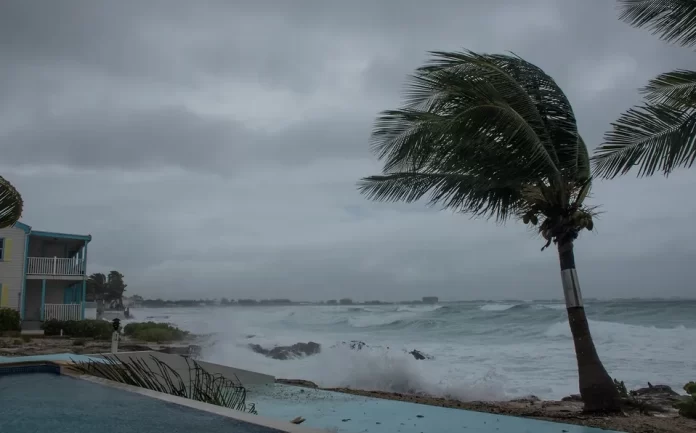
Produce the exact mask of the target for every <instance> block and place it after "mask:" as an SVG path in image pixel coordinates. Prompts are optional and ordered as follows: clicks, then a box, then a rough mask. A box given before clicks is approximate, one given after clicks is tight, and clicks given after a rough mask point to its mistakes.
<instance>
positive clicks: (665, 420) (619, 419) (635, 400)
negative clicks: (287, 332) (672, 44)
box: [276, 379, 696, 433]
mask: <svg viewBox="0 0 696 433" xmlns="http://www.w3.org/2000/svg"><path fill="white" fill-rule="evenodd" d="M276 382H277V383H283V384H286V385H293V386H301V387H307V388H319V389H326V390H327V391H335V392H342V393H346V394H354V395H362V396H366V397H373V398H382V399H387V400H399V401H408V402H411V403H418V404H426V405H431V406H441V407H447V408H452V409H463V410H473V411H477V412H486V413H493V414H500V415H510V416H520V417H526V418H535V419H541V420H546V421H555V422H562V423H567V424H577V425H584V426H588V427H597V428H602V429H606V430H615V431H622V432H627V433H693V432H696V420H693V419H688V418H684V417H682V416H679V414H678V413H677V411H676V410H675V409H674V408H673V407H672V405H673V404H674V402H676V401H678V400H679V399H681V398H685V396H682V395H680V394H678V393H676V392H675V391H673V390H672V389H671V388H670V387H668V386H665V385H654V386H649V387H646V388H641V389H638V390H635V391H632V392H631V393H632V394H633V395H630V396H629V397H626V398H624V403H625V407H624V412H623V413H622V414H620V415H612V416H607V415H588V414H584V413H583V412H582V402H581V401H580V400H579V398H578V396H568V397H566V398H564V399H562V400H560V401H554V400H541V399H539V398H538V397H535V396H528V397H525V398H519V399H514V400H509V401H468V402H465V401H459V400H453V399H448V398H440V397H431V396H427V395H410V394H399V393H392V392H383V391H365V390H356V389H349V388H320V387H318V386H317V385H316V384H315V383H313V382H310V381H307V380H293V379H277V380H276Z"/></svg>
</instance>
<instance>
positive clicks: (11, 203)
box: [0, 176, 24, 228]
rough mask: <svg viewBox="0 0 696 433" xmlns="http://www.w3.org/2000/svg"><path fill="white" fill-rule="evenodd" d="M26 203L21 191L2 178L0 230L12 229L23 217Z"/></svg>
mask: <svg viewBox="0 0 696 433" xmlns="http://www.w3.org/2000/svg"><path fill="white" fill-rule="evenodd" d="M23 207H24V201H23V200H22V196H21V195H20V194H19V191H17V189H16V188H15V187H14V186H13V185H12V184H11V183H10V182H9V181H8V180H7V179H5V178H4V177H2V176H0V228H5V227H10V226H11V225H12V224H14V223H16V222H17V221H18V220H19V218H20V217H21V216H22V208H23Z"/></svg>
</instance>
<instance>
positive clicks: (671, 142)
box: [592, 0, 696, 178]
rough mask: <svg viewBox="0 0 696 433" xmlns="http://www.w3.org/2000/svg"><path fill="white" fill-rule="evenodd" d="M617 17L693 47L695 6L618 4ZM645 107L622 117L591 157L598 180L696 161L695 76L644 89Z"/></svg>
mask: <svg viewBox="0 0 696 433" xmlns="http://www.w3.org/2000/svg"><path fill="white" fill-rule="evenodd" d="M619 5H620V8H621V16H620V18H621V19H622V20H624V21H626V22H628V23H630V24H631V25H633V26H635V27H647V28H648V29H650V30H652V31H653V33H656V34H659V35H660V36H661V38H662V39H664V40H666V41H668V42H674V43H677V44H679V45H682V46H686V47H693V46H695V45H696V1H694V0H668V1H665V0H619ZM642 93H644V95H645V102H644V103H643V104H642V105H640V106H638V107H634V108H631V109H630V110H628V111H627V112H625V113H624V114H623V115H622V116H621V117H620V118H619V119H618V120H617V121H616V122H614V123H613V124H612V130H611V131H609V132H607V133H606V134H605V143H604V144H602V145H601V146H599V147H597V149H596V150H595V154H594V156H593V158H592V159H593V160H594V161H593V162H594V170H595V174H596V175H597V176H601V177H604V178H614V177H616V176H617V175H619V174H626V173H627V172H628V171H630V170H631V168H633V166H636V165H637V166H639V169H638V176H652V175H653V174H654V173H655V171H662V173H663V174H664V175H665V176H667V175H669V174H670V173H671V172H672V170H674V169H675V168H678V167H691V166H692V165H693V163H694V159H696V71H689V70H685V69H678V70H676V71H673V72H667V73H664V74H662V75H659V76H658V77H657V78H654V79H653V80H651V81H650V82H649V83H648V85H647V86H646V87H645V88H643V89H642Z"/></svg>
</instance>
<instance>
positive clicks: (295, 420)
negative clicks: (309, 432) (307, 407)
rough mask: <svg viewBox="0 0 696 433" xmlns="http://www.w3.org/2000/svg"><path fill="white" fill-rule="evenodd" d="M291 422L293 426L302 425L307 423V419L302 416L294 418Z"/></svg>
mask: <svg viewBox="0 0 696 433" xmlns="http://www.w3.org/2000/svg"><path fill="white" fill-rule="evenodd" d="M290 422H291V423H293V424H302V423H303V422H305V419H304V418H302V417H301V416H298V417H296V418H293V419H292V420H291V421H290Z"/></svg>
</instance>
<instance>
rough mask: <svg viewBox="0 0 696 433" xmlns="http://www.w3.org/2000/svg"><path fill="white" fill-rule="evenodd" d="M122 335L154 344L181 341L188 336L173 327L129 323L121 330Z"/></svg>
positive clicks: (163, 324) (147, 323)
mask: <svg viewBox="0 0 696 433" xmlns="http://www.w3.org/2000/svg"><path fill="white" fill-rule="evenodd" d="M123 333H124V334H125V335H127V336H128V337H132V338H135V339H138V340H143V341H149V342H156V343H168V342H171V341H181V340H185V339H186V338H187V337H188V336H189V333H188V332H187V331H184V330H182V329H179V328H177V327H176V326H174V325H171V324H169V323H157V322H136V323H129V324H127V325H126V326H125V328H123Z"/></svg>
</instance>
